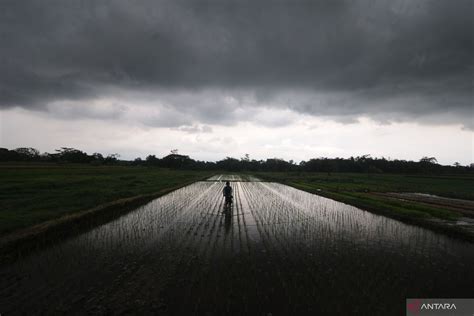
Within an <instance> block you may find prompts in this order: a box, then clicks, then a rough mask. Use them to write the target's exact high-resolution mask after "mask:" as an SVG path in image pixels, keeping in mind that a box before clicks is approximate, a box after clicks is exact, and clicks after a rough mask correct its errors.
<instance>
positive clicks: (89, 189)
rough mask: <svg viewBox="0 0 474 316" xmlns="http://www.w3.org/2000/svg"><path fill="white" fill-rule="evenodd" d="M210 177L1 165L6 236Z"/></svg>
mask: <svg viewBox="0 0 474 316" xmlns="http://www.w3.org/2000/svg"><path fill="white" fill-rule="evenodd" d="M208 175H209V173H208V172H202V171H178V170H167V169H158V168H146V167H127V166H88V165H72V164H71V165H52V164H0V235H2V234H5V233H8V232H11V231H13V230H17V229H19V228H24V227H27V226H31V225H34V224H37V223H40V222H43V221H46V220H50V219H54V218H58V217H60V216H62V215H66V214H70V213H73V212H76V211H80V210H86V209H89V208H93V207H96V206H98V205H100V204H103V203H107V202H111V201H115V200H118V199H121V198H127V197H132V196H137V195H141V194H147V193H154V192H158V191H160V190H163V189H167V188H172V187H176V186H179V185H182V184H185V183H188V182H191V181H194V180H199V179H201V178H203V177H205V176H208Z"/></svg>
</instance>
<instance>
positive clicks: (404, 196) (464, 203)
mask: <svg viewBox="0 0 474 316" xmlns="http://www.w3.org/2000/svg"><path fill="white" fill-rule="evenodd" d="M374 194H376V195H380V196H385V197H389V198H395V199H399V200H406V201H414V202H418V203H424V204H429V205H433V206H438V207H441V208H445V209H447V210H450V211H456V212H459V213H461V214H463V215H464V216H467V217H474V201H469V200H461V199H451V198H446V197H441V196H437V195H431V194H422V193H395V192H390V193H374Z"/></svg>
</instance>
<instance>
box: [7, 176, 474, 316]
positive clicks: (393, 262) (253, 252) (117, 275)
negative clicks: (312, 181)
mask: <svg viewBox="0 0 474 316" xmlns="http://www.w3.org/2000/svg"><path fill="white" fill-rule="evenodd" d="M227 178H229V176H216V177H213V178H211V179H210V180H209V181H203V182H197V183H195V184H193V185H190V186H188V187H185V188H182V189H179V190H177V191H174V192H172V193H170V194H168V195H166V196H163V197H161V198H158V199H156V200H154V201H152V202H150V203H148V204H147V205H144V206H142V207H140V208H138V209H137V210H136V211H133V212H131V213H129V214H127V215H124V216H122V217H120V218H118V219H116V220H115V221H112V222H110V223H108V224H105V225H102V226H100V227H97V228H95V229H93V230H91V231H89V232H87V233H84V234H82V235H79V236H77V237H75V238H72V239H69V240H67V241H64V242H61V243H58V244H57V245H55V246H53V247H50V248H48V249H45V250H41V251H39V252H37V253H34V254H31V255H30V256H28V257H25V258H23V259H22V260H19V261H17V262H16V263H14V264H11V265H9V266H4V267H1V268H0V313H2V315H3V314H5V315H9V314H21V313H27V314H35V313H45V314H49V313H68V314H84V313H97V314H109V313H113V314H120V313H142V314H143V313H157V314H165V315H167V314H170V315H178V314H179V315H181V314H193V313H195V314H216V315H222V314H229V313H231V312H233V313H234V314H261V315H267V314H269V313H271V314H273V315H283V314H298V313H319V314H329V315H337V314H339V315H340V314H343V313H347V314H360V315H378V314H379V315H382V314H383V315H400V314H404V312H405V298H407V297H467V296H468V295H469V294H470V293H472V285H473V284H474V245H472V244H469V243H465V242H461V241H457V240H454V239H451V238H449V237H445V236H443V235H440V234H436V233H433V232H431V231H428V230H426V229H423V228H419V227H415V226H409V225H406V224H403V223H401V222H398V221H395V220H392V219H389V218H385V217H383V216H378V215H374V214H371V213H368V212H365V211H362V210H359V209H357V208H355V207H351V206H348V205H345V204H342V203H339V202H336V201H333V200H329V199H326V198H323V197H319V196H316V195H312V194H309V193H306V192H303V191H299V190H296V189H293V188H290V187H287V186H284V185H281V184H276V183H268V182H259V181H256V180H257V179H254V178H250V179H248V180H251V181H239V178H238V177H237V176H233V177H231V180H233V182H231V185H232V187H233V189H234V204H233V207H232V212H231V213H229V212H226V213H223V198H222V194H221V191H222V188H223V183H222V182H221V181H222V180H226V179H227Z"/></svg>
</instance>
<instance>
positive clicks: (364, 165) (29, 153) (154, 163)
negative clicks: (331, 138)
mask: <svg viewBox="0 0 474 316" xmlns="http://www.w3.org/2000/svg"><path fill="white" fill-rule="evenodd" d="M119 157H120V156H119V155H118V154H110V155H107V156H104V155H102V154H100V153H93V154H91V155H89V154H87V153H85V152H83V151H81V150H79V149H75V148H70V147H61V148H60V149H56V150H55V152H54V153H40V152H39V151H38V150H37V149H35V148H30V147H23V148H16V149H13V150H9V149H7V148H0V161H3V162H45V163H82V164H84V163H85V164H92V165H108V164H121V165H133V166H147V167H161V168H172V169H190V170H226V171H253V172H255V171H307V172H326V173H337V172H356V173H472V172H474V165H473V164H471V165H469V166H462V165H461V164H459V163H454V164H453V165H452V166H447V165H441V164H439V163H438V161H437V160H436V158H435V157H422V158H421V159H420V160H419V161H410V160H398V159H395V160H392V159H386V158H384V157H382V158H374V157H371V156H370V155H363V156H357V157H350V158H326V157H320V158H313V159H309V160H308V161H301V162H300V163H298V164H297V163H295V162H294V161H292V160H289V161H286V160H284V159H279V158H269V159H266V160H255V159H250V157H249V155H248V154H246V155H245V156H244V157H242V158H240V159H237V158H232V157H226V158H225V159H222V160H219V161H216V162H210V161H200V160H194V159H192V158H190V157H189V156H187V155H180V154H178V151H177V150H172V151H171V153H170V154H169V155H166V156H164V157H162V158H158V157H156V156H155V155H148V156H147V157H146V158H145V159H142V158H136V159H135V160H133V161H127V160H120V159H119Z"/></svg>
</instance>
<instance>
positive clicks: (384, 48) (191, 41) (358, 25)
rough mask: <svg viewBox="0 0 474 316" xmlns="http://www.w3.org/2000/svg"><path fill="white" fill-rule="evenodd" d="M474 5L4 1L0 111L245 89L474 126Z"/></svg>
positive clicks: (196, 107) (316, 105)
mask: <svg viewBox="0 0 474 316" xmlns="http://www.w3.org/2000/svg"><path fill="white" fill-rule="evenodd" d="M473 3H474V1H471V0H457V1H431V0H419V1H411V0H390V1H389V0H385V1H375V0H373V1H368V0H367V1H337V0H336V1H285V2H283V1H276V0H272V1H151V0H143V1H126V0H118V1H106V0H102V1H101V0H89V1H86V0H75V1H74V0H71V1H62V0H46V1H39V0H25V1H17V0H4V1H2V2H1V3H0V40H1V43H2V44H1V49H0V107H11V106H22V107H25V108H41V107H43V106H45V105H47V104H48V103H49V102H52V101H56V100H77V99H93V98H95V97H100V96H104V94H105V93H106V91H109V89H108V88H110V87H114V88H121V89H125V90H127V89H128V90H144V91H154V90H161V91H163V90H166V91H178V92H180V91H198V94H199V91H202V90H206V89H211V90H213V91H219V90H223V91H230V90H232V89H237V90H239V91H242V90H245V89H248V90H249V91H253V92H254V93H255V98H256V99H257V100H260V101H262V102H264V103H267V105H268V103H271V102H276V103H278V104H280V106H286V107H288V108H291V109H293V110H295V111H298V112H302V113H309V114H312V115H326V116H334V117H337V116H340V117H346V119H347V117H355V116H358V115H369V116H372V117H374V118H377V117H379V118H380V119H383V118H385V119H389V120H390V119H394V120H398V119H400V120H403V119H408V118H412V117H415V118H416V119H417V120H423V118H424V117H427V116H430V115H431V114H433V115H435V114H439V115H445V114H449V116H450V120H449V122H450V123H453V122H458V123H462V124H464V125H465V126H468V127H469V126H470V127H472V97H473V94H472V89H473V81H472V75H473V57H472V56H473V29H474V28H473V22H472V21H473V19H472V12H473ZM188 99H189V97H185V98H184V99H183V100H188ZM191 99H192V98H191ZM208 99H209V98H207V99H206V100H208ZM210 99H212V98H210ZM183 100H181V101H176V102H175V103H176V107H178V108H183V107H188V108H192V110H191V109H187V110H186V111H187V113H188V114H193V115H196V117H198V118H200V117H202V118H203V119H202V120H204V121H205V120H206V118H207V117H210V119H209V120H207V121H209V122H213V119H212V116H215V117H216V120H219V121H222V120H224V121H225V119H226V117H227V116H226V115H227V114H226V113H228V111H225V113H221V112H222V108H220V105H219V104H218V102H208V103H206V102H204V101H196V100H194V101H190V102H189V103H186V104H185V105H182V104H183V103H184V101H183ZM387 100H388V101H387ZM257 103H258V102H257ZM172 105H173V104H172ZM219 109H221V110H219ZM183 111H184V110H183ZM238 118H239V116H238V115H237V116H236V115H232V116H230V117H227V119H228V120H233V119H238ZM466 118H468V119H466Z"/></svg>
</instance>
